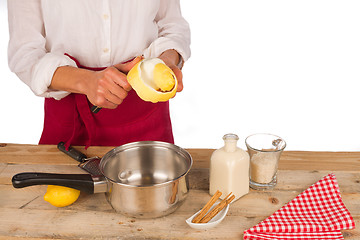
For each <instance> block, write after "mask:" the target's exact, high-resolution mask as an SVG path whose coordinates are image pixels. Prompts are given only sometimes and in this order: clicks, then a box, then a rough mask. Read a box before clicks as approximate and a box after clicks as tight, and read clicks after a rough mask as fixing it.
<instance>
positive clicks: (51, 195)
mask: <svg viewBox="0 0 360 240" xmlns="http://www.w3.org/2000/svg"><path fill="white" fill-rule="evenodd" d="M79 195H80V191H79V190H77V189H73V188H68V187H62V186H54V185H49V186H48V187H47V191H46V193H45V195H44V200H45V201H47V202H49V203H50V204H51V205H53V206H55V207H66V206H69V205H71V204H73V203H74V202H75V201H76V200H77V199H78V197H79Z"/></svg>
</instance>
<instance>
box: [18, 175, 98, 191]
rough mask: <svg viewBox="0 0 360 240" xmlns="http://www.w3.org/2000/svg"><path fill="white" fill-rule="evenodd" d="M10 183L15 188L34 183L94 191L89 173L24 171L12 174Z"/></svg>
mask: <svg viewBox="0 0 360 240" xmlns="http://www.w3.org/2000/svg"><path fill="white" fill-rule="evenodd" d="M12 184H13V186H14V187H15V188H23V187H28V186H34V185H58V186H64V187H69V188H75V189H77V190H80V191H84V192H86V193H89V194H93V193H94V181H93V179H92V177H91V175H90V174H57V173H37V172H24V173H18V174H16V175H14V176H13V178H12Z"/></svg>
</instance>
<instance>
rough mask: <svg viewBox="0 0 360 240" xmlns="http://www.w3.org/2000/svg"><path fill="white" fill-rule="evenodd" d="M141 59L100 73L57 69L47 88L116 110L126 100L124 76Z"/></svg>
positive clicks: (126, 90)
mask: <svg viewBox="0 0 360 240" xmlns="http://www.w3.org/2000/svg"><path fill="white" fill-rule="evenodd" d="M141 60H142V57H136V58H135V59H133V60H132V61H131V62H127V63H119V64H116V65H114V66H111V67H108V68H106V69H104V70H102V71H91V70H87V69H81V68H75V67H71V66H63V67H59V68H58V69H57V70H56V71H55V73H54V75H53V78H52V81H51V84H50V86H49V88H50V89H52V90H62V91H67V92H71V93H81V94H85V95H86V96H87V98H88V99H89V101H90V102H91V103H92V104H93V105H95V106H98V107H101V108H111V109H114V108H116V107H117V106H118V105H119V104H121V103H122V102H123V100H124V99H125V98H126V96H127V93H128V92H129V91H130V90H131V86H130V84H129V82H128V81H127V79H126V74H127V73H128V72H129V71H130V69H131V68H132V67H133V66H135V64H137V63H138V62H139V61H141Z"/></svg>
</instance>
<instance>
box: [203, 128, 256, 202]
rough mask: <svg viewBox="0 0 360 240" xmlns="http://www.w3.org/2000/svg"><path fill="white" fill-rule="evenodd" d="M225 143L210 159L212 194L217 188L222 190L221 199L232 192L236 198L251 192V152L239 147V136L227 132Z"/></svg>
mask: <svg viewBox="0 0 360 240" xmlns="http://www.w3.org/2000/svg"><path fill="white" fill-rule="evenodd" d="M223 139H224V142H225V145H224V146H223V147H222V148H220V149H217V150H215V151H214V152H213V154H212V155H211V159H210V191H209V193H210V195H214V194H215V192H216V191H217V190H219V191H220V192H222V195H221V197H220V198H221V199H223V198H225V197H226V196H227V195H228V194H229V193H230V192H232V193H233V194H234V195H235V199H234V201H235V200H237V199H239V198H240V197H242V196H243V195H245V194H247V193H248V192H249V162H250V157H249V154H248V153H247V152H246V151H244V150H242V149H240V148H238V147H237V141H238V140H239V137H238V136H237V135H236V134H231V133H230V134H226V135H224V137H223Z"/></svg>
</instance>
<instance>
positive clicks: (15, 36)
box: [7, 0, 76, 99]
mask: <svg viewBox="0 0 360 240" xmlns="http://www.w3.org/2000/svg"><path fill="white" fill-rule="evenodd" d="M7 4H8V17H9V36H10V40H9V46H8V62H9V68H10V70H11V71H12V72H14V73H15V74H16V75H17V76H18V77H19V78H20V80H22V81H23V82H24V83H25V84H27V85H28V86H29V87H30V88H31V90H32V91H33V92H34V93H35V94H36V95H37V96H43V97H54V98H56V99H61V98H63V97H65V96H67V95H68V94H69V93H68V92H64V91H52V90H49V89H48V87H49V85H50V83H51V79H52V76H53V74H54V72H55V71H56V69H57V68H58V67H60V66H67V65H69V66H74V67H76V63H75V62H74V61H73V60H71V59H70V58H68V57H67V56H65V55H56V54H52V53H49V52H48V51H47V50H46V39H45V36H44V35H45V33H44V31H45V30H44V24H43V20H42V14H41V8H40V0H27V1H22V0H8V2H7Z"/></svg>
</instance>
